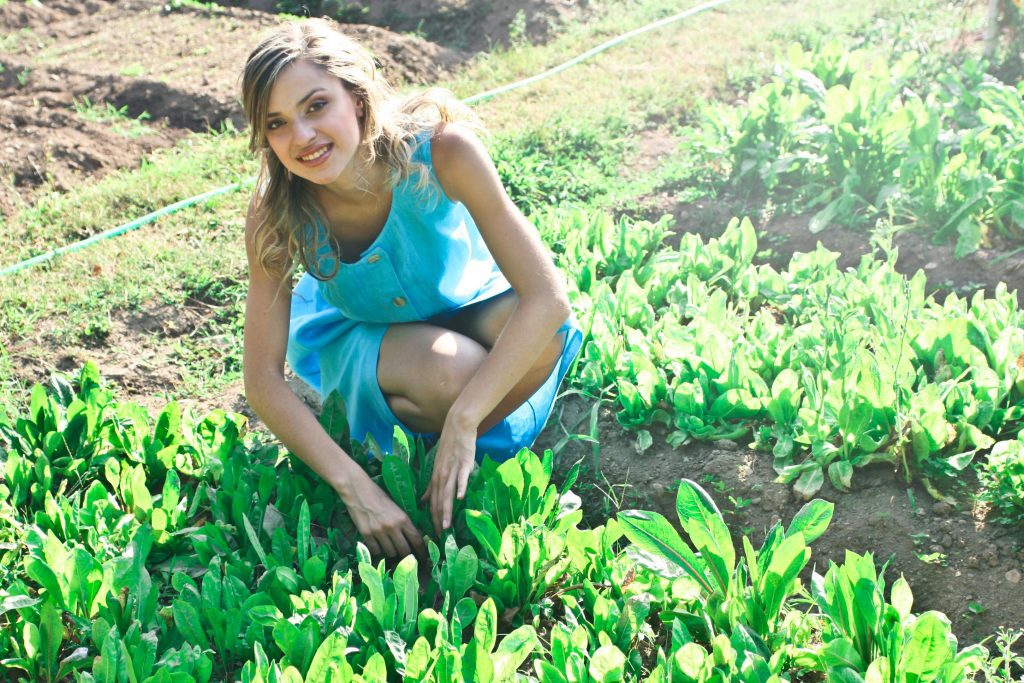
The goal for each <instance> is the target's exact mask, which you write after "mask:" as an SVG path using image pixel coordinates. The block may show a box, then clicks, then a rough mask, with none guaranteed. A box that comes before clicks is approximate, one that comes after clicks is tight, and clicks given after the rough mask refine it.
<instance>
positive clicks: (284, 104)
mask: <svg viewBox="0 0 1024 683" xmlns="http://www.w3.org/2000/svg"><path fill="white" fill-rule="evenodd" d="M268 104H269V106H268V108H267V109H268V114H267V118H266V123H265V125H264V129H265V131H266V137H267V143H268V144H269V145H270V149H271V150H272V151H273V153H274V155H275V156H276V157H277V158H278V160H280V162H281V164H282V165H284V167H285V168H286V169H288V170H289V171H291V172H292V174H294V175H296V176H298V177H300V178H304V179H306V180H308V181H310V182H311V183H315V184H317V185H327V186H335V187H337V188H338V189H346V188H351V187H355V186H357V182H356V179H357V178H359V177H360V176H361V175H362V168H361V167H362V165H363V164H364V163H365V162H364V160H363V158H362V155H361V152H360V141H361V138H362V135H361V125H360V124H361V119H362V117H363V103H362V101H361V100H359V99H358V98H357V97H355V96H354V95H353V94H352V93H351V92H349V91H348V89H346V88H345V87H344V86H343V85H342V82H341V81H340V80H339V79H338V78H336V77H334V76H332V75H331V74H329V73H328V72H327V71H326V70H325V69H323V68H322V67H320V66H318V65H317V64H314V63H313V62H309V61H297V62H294V63H292V64H290V65H288V66H287V67H285V69H284V70H283V71H281V74H280V76H278V78H277V81H276V82H275V83H274V86H273V87H272V88H271V90H270V99H269V103H268Z"/></svg>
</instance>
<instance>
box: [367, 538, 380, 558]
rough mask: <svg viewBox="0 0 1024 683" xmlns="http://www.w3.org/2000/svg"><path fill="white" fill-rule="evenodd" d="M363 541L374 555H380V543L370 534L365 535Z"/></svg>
mask: <svg viewBox="0 0 1024 683" xmlns="http://www.w3.org/2000/svg"><path fill="white" fill-rule="evenodd" d="M363 543H364V544H365V545H366V549H367V550H369V551H370V555H371V556H373V557H380V544H379V543H377V541H376V540H374V539H373V538H372V537H370V536H363Z"/></svg>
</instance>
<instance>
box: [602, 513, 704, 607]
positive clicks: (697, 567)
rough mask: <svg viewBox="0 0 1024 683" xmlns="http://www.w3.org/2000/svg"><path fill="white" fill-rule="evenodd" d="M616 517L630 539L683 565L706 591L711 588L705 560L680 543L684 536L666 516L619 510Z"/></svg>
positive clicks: (651, 551)
mask: <svg viewBox="0 0 1024 683" xmlns="http://www.w3.org/2000/svg"><path fill="white" fill-rule="evenodd" d="M617 521H618V523H619V524H620V525H621V526H622V530H623V532H624V533H625V534H626V537H627V538H629V540H630V541H632V542H633V543H635V544H636V545H637V546H639V547H640V548H641V549H643V550H645V551H647V552H649V553H653V554H654V555H655V556H657V557H660V558H664V559H666V560H668V561H669V562H671V563H673V564H675V565H677V566H678V567H680V568H682V570H683V571H685V572H686V573H687V574H689V575H690V576H691V577H693V579H694V580H696V581H697V582H698V583H699V584H700V585H701V587H702V588H703V589H704V590H705V591H707V592H708V593H713V592H714V587H713V586H712V585H711V582H710V581H709V580H708V577H707V574H706V573H705V570H706V565H705V564H704V561H703V560H701V559H699V558H698V557H697V556H696V555H694V553H693V551H692V550H690V548H689V547H687V545H686V544H685V543H683V539H682V538H680V537H679V534H678V533H677V532H676V530H675V529H674V528H672V525H671V524H669V523H668V520H667V519H665V518H664V517H662V516H661V515H659V514H658V513H656V512H647V511H644V510H624V511H622V512H620V513H619V516H618V518H617Z"/></svg>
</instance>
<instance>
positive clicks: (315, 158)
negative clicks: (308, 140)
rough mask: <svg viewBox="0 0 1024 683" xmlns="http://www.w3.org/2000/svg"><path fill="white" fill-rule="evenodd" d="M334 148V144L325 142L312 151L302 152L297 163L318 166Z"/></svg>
mask: <svg viewBox="0 0 1024 683" xmlns="http://www.w3.org/2000/svg"><path fill="white" fill-rule="evenodd" d="M333 149H334V145H332V144H326V145H323V146H321V147H317V148H316V149H314V150H313V151H312V152H309V153H307V154H303V155H302V156H300V157H298V160H299V163H301V164H302V165H303V166H319V165H320V164H322V163H324V162H325V161H326V160H327V157H329V156H330V155H331V151H332V150H333Z"/></svg>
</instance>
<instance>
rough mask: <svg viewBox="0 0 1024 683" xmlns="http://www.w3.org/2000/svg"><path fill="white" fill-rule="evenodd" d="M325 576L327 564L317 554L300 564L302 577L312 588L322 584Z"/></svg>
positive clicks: (319, 586)
mask: <svg viewBox="0 0 1024 683" xmlns="http://www.w3.org/2000/svg"><path fill="white" fill-rule="evenodd" d="M326 576H327V565H326V564H324V561H323V560H322V559H320V557H318V556H317V555H314V556H313V557H311V558H309V559H308V560H306V561H305V562H304V563H303V565H302V578H304V579H305V580H306V583H308V584H309V585H310V587H311V588H313V589H314V590H316V589H318V588H321V587H322V586H323V582H324V578H326Z"/></svg>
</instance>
